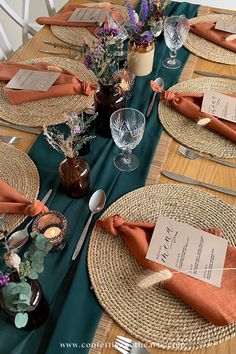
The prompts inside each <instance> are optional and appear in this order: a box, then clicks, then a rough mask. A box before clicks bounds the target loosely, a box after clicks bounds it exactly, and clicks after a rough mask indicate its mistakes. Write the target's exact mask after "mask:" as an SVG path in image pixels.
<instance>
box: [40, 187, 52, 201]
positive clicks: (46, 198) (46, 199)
mask: <svg viewBox="0 0 236 354" xmlns="http://www.w3.org/2000/svg"><path fill="white" fill-rule="evenodd" d="M51 194H52V189H49V190H48V191H47V193H46V194H45V196H44V197H43V199H42V200H41V201H42V202H43V204H45V203H46V202H47V201H48V199H49V198H50V196H51Z"/></svg>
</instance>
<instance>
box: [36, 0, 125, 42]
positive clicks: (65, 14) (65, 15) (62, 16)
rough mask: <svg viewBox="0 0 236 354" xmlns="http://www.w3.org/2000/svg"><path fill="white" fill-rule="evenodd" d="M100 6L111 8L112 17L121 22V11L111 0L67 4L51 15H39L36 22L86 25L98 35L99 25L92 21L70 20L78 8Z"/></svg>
mask: <svg viewBox="0 0 236 354" xmlns="http://www.w3.org/2000/svg"><path fill="white" fill-rule="evenodd" d="M85 7H88V8H98V9H104V10H111V17H112V18H113V19H114V20H117V22H118V23H119V21H120V17H121V13H120V11H119V10H117V9H116V8H115V7H114V6H113V5H112V4H110V3H109V2H104V3H102V4H69V5H67V6H65V8H64V9H63V11H62V12H60V13H58V14H56V15H54V16H51V17H38V18H37V19H36V22H37V23H38V24H40V25H56V26H69V27H86V28H87V29H88V30H89V31H90V32H92V33H93V34H94V35H95V36H96V30H97V26H96V25H94V23H91V22H68V19H69V18H70V17H71V15H72V13H73V12H74V10H75V9H77V8H85Z"/></svg>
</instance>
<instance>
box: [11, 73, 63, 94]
mask: <svg viewBox="0 0 236 354" xmlns="http://www.w3.org/2000/svg"><path fill="white" fill-rule="evenodd" d="M60 75H61V73H59V72H53V71H35V70H25V69H20V70H18V71H17V73H16V74H15V75H14V76H13V78H12V79H11V80H10V81H9V82H8V84H7V85H6V86H5V87H7V88H11V89H16V90H32V91H44V92H45V91H48V90H49V89H50V87H51V86H52V85H53V83H54V82H55V81H56V79H57V78H58V77H59V76H60Z"/></svg>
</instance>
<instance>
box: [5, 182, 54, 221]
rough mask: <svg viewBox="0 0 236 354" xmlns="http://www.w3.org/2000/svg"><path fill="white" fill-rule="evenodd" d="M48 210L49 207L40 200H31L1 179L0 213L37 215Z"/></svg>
mask: <svg viewBox="0 0 236 354" xmlns="http://www.w3.org/2000/svg"><path fill="white" fill-rule="evenodd" d="M46 211H48V208H47V207H46V206H45V205H44V204H43V203H42V202H41V201H40V200H35V201H33V202H30V201H29V200H27V199H26V198H24V197H23V196H22V195H21V194H20V193H18V192H17V191H16V190H15V189H14V188H13V187H11V186H10V185H9V184H7V183H6V182H4V181H3V180H2V179H0V213H4V214H23V215H27V216H35V215H38V214H39V213H42V212H46Z"/></svg>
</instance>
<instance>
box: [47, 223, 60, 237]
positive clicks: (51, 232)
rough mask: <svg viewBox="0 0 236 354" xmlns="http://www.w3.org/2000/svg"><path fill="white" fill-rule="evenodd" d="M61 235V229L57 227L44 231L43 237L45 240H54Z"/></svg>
mask: <svg viewBox="0 0 236 354" xmlns="http://www.w3.org/2000/svg"><path fill="white" fill-rule="evenodd" d="M60 233H61V229H59V227H54V226H52V227H49V228H48V229H47V230H45V231H44V236H45V237H47V238H54V237H56V236H58V235H59V234H60Z"/></svg>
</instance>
